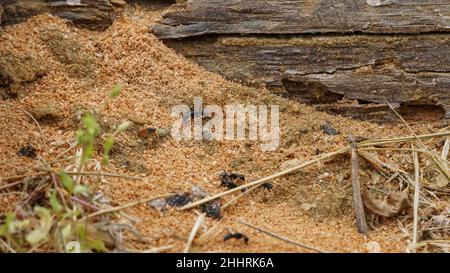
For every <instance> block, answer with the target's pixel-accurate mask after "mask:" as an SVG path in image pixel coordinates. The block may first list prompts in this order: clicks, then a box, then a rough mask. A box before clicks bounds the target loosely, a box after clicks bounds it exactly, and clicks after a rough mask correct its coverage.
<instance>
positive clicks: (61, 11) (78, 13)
mask: <svg viewBox="0 0 450 273" xmlns="http://www.w3.org/2000/svg"><path fill="white" fill-rule="evenodd" d="M1 10H3V15H1ZM42 13H51V14H54V15H57V16H59V17H61V18H63V19H66V20H69V21H71V22H72V23H74V24H75V25H76V26H79V27H84V28H88V29H91V30H105V29H106V28H108V27H109V26H110V25H111V24H112V23H113V22H114V19H115V17H116V14H115V8H114V6H113V5H112V4H111V3H110V1H109V0H80V1H74V0H72V1H57V0H5V1H2V3H1V5H0V24H1V25H11V24H17V23H20V22H23V21H25V20H27V19H28V18H30V17H32V16H34V15H38V14H42Z"/></svg>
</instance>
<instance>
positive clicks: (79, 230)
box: [76, 223, 86, 241]
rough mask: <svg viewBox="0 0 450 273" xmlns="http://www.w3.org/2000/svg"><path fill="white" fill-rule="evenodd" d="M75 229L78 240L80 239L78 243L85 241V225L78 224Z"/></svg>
mask: <svg viewBox="0 0 450 273" xmlns="http://www.w3.org/2000/svg"><path fill="white" fill-rule="evenodd" d="M76 228H77V233H78V238H80V241H84V240H86V227H85V225H84V224H83V223H78V224H77V227H76Z"/></svg>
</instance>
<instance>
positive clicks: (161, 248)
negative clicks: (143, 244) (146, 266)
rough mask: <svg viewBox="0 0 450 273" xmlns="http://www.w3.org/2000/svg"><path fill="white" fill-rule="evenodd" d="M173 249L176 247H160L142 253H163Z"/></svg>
mask: <svg viewBox="0 0 450 273" xmlns="http://www.w3.org/2000/svg"><path fill="white" fill-rule="evenodd" d="M173 247H174V245H167V246H160V247H155V248H152V249H148V250H144V251H142V253H161V252H165V251H168V250H171V249H172V248H173Z"/></svg>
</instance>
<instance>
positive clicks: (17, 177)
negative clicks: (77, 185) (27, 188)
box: [0, 169, 142, 183]
mask: <svg viewBox="0 0 450 273" xmlns="http://www.w3.org/2000/svg"><path fill="white" fill-rule="evenodd" d="M52 173H53V174H54V173H57V171H55V170H51V169H48V170H47V169H46V171H45V172H38V173H31V174H23V175H15V176H10V177H6V178H3V179H1V180H0V181H2V182H6V183H12V182H16V181H19V180H22V179H24V178H27V177H39V176H51V175H52ZM66 174H68V175H84V176H89V175H92V176H105V177H115V178H124V179H130V180H142V178H140V177H135V176H128V175H122V174H115V173H101V172H66Z"/></svg>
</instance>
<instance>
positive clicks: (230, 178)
mask: <svg viewBox="0 0 450 273" xmlns="http://www.w3.org/2000/svg"><path fill="white" fill-rule="evenodd" d="M219 176H220V181H221V183H220V185H221V186H225V187H227V188H229V189H233V188H236V187H237V186H238V184H237V183H236V181H237V180H240V181H245V176H244V175H242V174H239V173H227V172H226V171H222V172H221V173H220V174H219Z"/></svg>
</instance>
